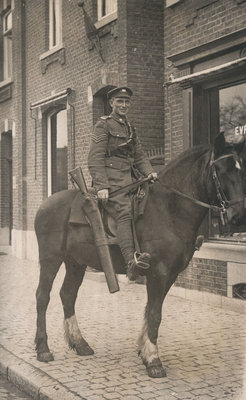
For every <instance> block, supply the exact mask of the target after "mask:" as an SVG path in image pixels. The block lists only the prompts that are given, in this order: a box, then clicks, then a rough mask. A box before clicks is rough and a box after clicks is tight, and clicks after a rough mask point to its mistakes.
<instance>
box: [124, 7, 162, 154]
mask: <svg viewBox="0 0 246 400" xmlns="http://www.w3.org/2000/svg"><path fill="white" fill-rule="evenodd" d="M163 7H164V2H163V1H162V0H157V1H153V2H152V1H147V0H136V1H130V0H128V2H127V80H128V85H129V86H130V87H131V88H132V89H133V92H134V94H135V96H134V97H133V110H132V113H131V116H132V119H133V120H134V122H135V124H136V127H137V131H138V133H139V136H140V137H141V142H142V144H143V146H144V147H145V148H150V147H163V137H164V131H163V124H164V116H163Z"/></svg>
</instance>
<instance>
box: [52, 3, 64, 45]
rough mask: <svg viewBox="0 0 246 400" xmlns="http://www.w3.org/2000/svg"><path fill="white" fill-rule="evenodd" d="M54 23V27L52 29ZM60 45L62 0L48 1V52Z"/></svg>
mask: <svg viewBox="0 0 246 400" xmlns="http://www.w3.org/2000/svg"><path fill="white" fill-rule="evenodd" d="M54 21H55V24H56V26H55V27H54ZM61 44H62V0H49V50H54V49H56V48H58V47H60V46H61Z"/></svg>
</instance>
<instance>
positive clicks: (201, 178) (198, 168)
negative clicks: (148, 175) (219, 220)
mask: <svg viewBox="0 0 246 400" xmlns="http://www.w3.org/2000/svg"><path fill="white" fill-rule="evenodd" d="M209 160H210V152H209V150H207V149H203V148H201V149H198V150H197V152H196V151H194V152H192V151H190V152H189V151H188V152H186V153H184V154H183V155H181V156H180V157H178V158H177V159H176V160H175V161H174V162H171V163H170V164H169V165H168V166H167V167H166V168H165V169H164V171H163V172H162V173H161V175H160V180H161V182H162V183H163V184H164V185H166V186H168V187H170V188H173V189H176V190H179V191H180V192H182V193H184V194H187V195H189V196H192V197H194V196H196V198H197V199H198V200H201V201H208V196H209V195H208V190H207V179H208V163H209Z"/></svg>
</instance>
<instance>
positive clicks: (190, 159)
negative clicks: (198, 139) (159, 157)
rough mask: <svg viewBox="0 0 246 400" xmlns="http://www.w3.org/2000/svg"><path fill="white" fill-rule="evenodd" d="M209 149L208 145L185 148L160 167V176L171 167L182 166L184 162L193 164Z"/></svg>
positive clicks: (171, 168) (166, 172)
mask: <svg viewBox="0 0 246 400" xmlns="http://www.w3.org/2000/svg"><path fill="white" fill-rule="evenodd" d="M210 149H211V146H210V145H198V146H194V147H192V148H190V149H187V150H185V151H184V152H183V153H181V154H179V155H178V156H177V157H175V158H174V159H173V160H171V161H170V162H169V163H168V164H167V165H165V166H164V167H163V169H161V171H160V173H159V175H160V177H162V176H164V175H166V174H168V173H169V172H170V170H171V171H172V170H173V169H176V167H177V168H178V167H179V166H180V165H182V168H183V166H184V165H186V164H189V165H192V164H194V163H195V162H196V161H197V160H198V159H199V158H200V157H202V156H203V155H204V154H205V153H207V152H208V151H209V150H210Z"/></svg>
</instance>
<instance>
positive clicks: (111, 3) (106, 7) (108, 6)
mask: <svg viewBox="0 0 246 400" xmlns="http://www.w3.org/2000/svg"><path fill="white" fill-rule="evenodd" d="M97 10H98V21H100V20H101V19H102V18H105V17H107V16H108V15H110V14H113V13H114V12H116V11H117V0H98V2H97Z"/></svg>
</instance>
